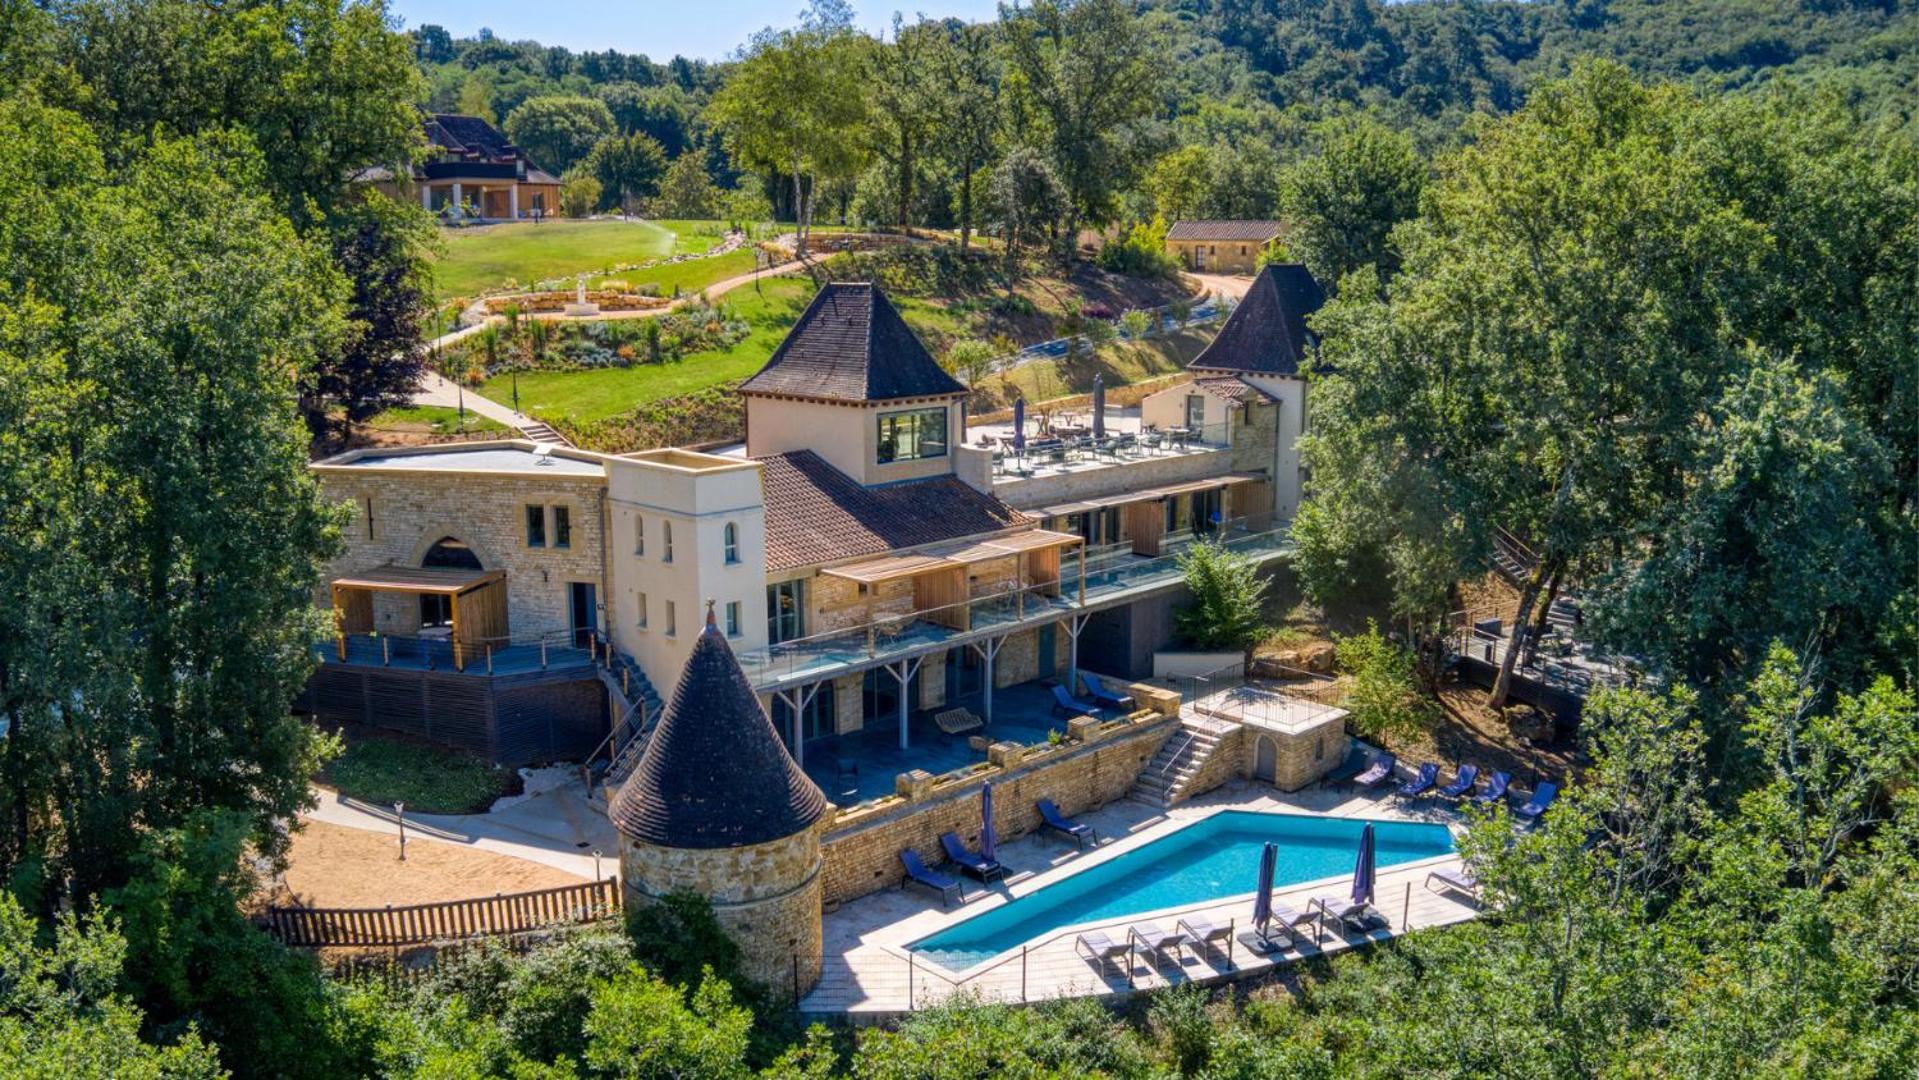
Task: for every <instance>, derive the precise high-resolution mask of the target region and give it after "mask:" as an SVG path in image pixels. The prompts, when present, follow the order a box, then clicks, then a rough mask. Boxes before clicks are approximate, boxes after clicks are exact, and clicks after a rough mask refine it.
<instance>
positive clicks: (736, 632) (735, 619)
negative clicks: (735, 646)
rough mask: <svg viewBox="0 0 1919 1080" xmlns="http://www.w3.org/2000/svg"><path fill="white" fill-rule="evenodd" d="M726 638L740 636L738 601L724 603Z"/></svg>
mask: <svg viewBox="0 0 1919 1080" xmlns="http://www.w3.org/2000/svg"><path fill="white" fill-rule="evenodd" d="M726 636H727V637H730V638H736V637H739V636H740V602H739V601H738V600H728V601H727V602H726Z"/></svg>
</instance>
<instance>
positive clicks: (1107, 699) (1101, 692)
mask: <svg viewBox="0 0 1919 1080" xmlns="http://www.w3.org/2000/svg"><path fill="white" fill-rule="evenodd" d="M1079 677H1080V681H1081V682H1083V683H1085V684H1086V696H1087V697H1090V698H1092V699H1093V704H1095V705H1098V706H1099V707H1101V708H1103V709H1130V708H1132V707H1133V698H1132V695H1130V694H1121V693H1118V692H1116V691H1114V690H1113V689H1111V688H1110V687H1108V686H1107V685H1106V680H1104V679H1102V678H1100V677H1099V676H1098V675H1095V674H1093V673H1092V672H1090V671H1082V672H1080V673H1079Z"/></svg>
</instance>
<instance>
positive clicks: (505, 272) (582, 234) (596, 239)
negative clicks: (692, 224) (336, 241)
mask: <svg viewBox="0 0 1919 1080" xmlns="http://www.w3.org/2000/svg"><path fill="white" fill-rule="evenodd" d="M444 238H445V245H446V250H445V251H444V252H443V253H442V254H441V255H440V257H439V258H438V259H436V260H435V261H434V265H433V275H434V283H435V287H436V288H437V289H438V291H439V294H440V295H441V296H442V297H452V296H472V295H474V294H476V293H480V292H484V291H486V290H487V289H492V288H497V287H499V286H502V285H505V284H507V283H508V282H518V283H520V284H530V283H532V282H534V281H538V280H540V279H542V278H553V277H560V276H562V275H565V274H577V273H581V272H584V271H588V270H602V269H605V268H606V267H609V266H614V265H617V264H619V263H632V262H644V261H646V260H648V259H658V258H663V257H665V256H667V255H671V254H673V245H674V234H673V233H672V232H671V231H670V230H667V229H665V228H662V227H660V226H658V225H655V224H653V223H652V222H650V221H540V222H532V221H521V222H515V223H513V224H511V225H484V226H480V227H478V228H472V229H450V230H447V232H446V233H445V234H444Z"/></svg>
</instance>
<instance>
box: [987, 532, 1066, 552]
mask: <svg viewBox="0 0 1919 1080" xmlns="http://www.w3.org/2000/svg"><path fill="white" fill-rule="evenodd" d="M1083 542H1084V540H1083V539H1082V538H1081V537H1080V535H1079V534H1078V533H1063V532H1054V531H1053V530H1051V529H1028V530H1026V531H1025V532H1016V533H1007V534H1006V535H1005V536H995V537H993V538H992V539H991V540H982V541H980V542H979V545H978V546H980V547H988V548H997V549H998V550H999V551H1000V552H1001V553H1006V552H1018V551H1032V550H1034V549H1036V548H1048V547H1065V546H1066V545H1068V544H1078V543H1083Z"/></svg>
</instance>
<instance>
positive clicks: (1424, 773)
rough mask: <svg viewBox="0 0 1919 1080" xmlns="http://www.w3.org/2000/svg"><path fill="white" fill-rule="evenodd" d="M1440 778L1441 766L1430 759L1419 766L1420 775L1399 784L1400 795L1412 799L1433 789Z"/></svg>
mask: <svg viewBox="0 0 1919 1080" xmlns="http://www.w3.org/2000/svg"><path fill="white" fill-rule="evenodd" d="M1438 779H1439V766H1438V765H1436V764H1434V763H1432V762H1430V761H1428V762H1427V763H1426V764H1424V765H1421V766H1420V767H1419V775H1418V776H1415V777H1413V778H1412V779H1411V780H1408V781H1406V782H1405V783H1403V784H1401V785H1399V797H1400V798H1402V799H1412V798H1417V797H1419V796H1421V795H1424V794H1426V793H1427V792H1428V791H1431V790H1432V789H1433V784H1434V783H1435V782H1437V781H1438Z"/></svg>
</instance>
